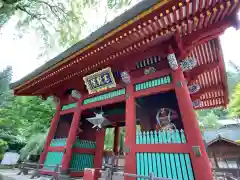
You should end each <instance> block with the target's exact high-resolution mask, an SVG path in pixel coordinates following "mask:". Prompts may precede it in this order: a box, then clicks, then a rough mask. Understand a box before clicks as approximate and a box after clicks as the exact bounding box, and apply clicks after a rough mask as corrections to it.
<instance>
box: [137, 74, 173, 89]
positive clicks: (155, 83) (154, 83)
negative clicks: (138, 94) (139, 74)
mask: <svg viewBox="0 0 240 180" xmlns="http://www.w3.org/2000/svg"><path fill="white" fill-rule="evenodd" d="M170 83H171V77H170V75H168V76H163V77H160V78H157V79H153V80H150V81H146V82H143V83H138V84H136V85H135V91H141V90H145V89H149V88H153V87H156V86H161V85H165V84H170Z"/></svg>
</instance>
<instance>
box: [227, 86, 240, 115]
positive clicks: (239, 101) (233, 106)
mask: <svg viewBox="0 0 240 180" xmlns="http://www.w3.org/2000/svg"><path fill="white" fill-rule="evenodd" d="M229 111H230V116H231V117H237V118H240V83H238V84H237V86H236V87H235V90H234V93H233V96H232V98H231V101H230V105H229Z"/></svg>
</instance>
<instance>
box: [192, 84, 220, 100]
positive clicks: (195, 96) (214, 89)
mask: <svg viewBox="0 0 240 180" xmlns="http://www.w3.org/2000/svg"><path fill="white" fill-rule="evenodd" d="M222 88H223V85H221V84H219V85H214V86H211V87H207V88H201V89H200V90H199V91H198V92H197V93H195V94H192V95H191V98H192V99H199V98H200V96H202V95H203V94H205V93H211V92H218V91H219V90H222Z"/></svg>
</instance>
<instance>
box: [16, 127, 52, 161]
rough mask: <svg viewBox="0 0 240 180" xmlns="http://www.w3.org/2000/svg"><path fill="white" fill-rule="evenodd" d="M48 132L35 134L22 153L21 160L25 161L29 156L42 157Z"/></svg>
mask: <svg viewBox="0 0 240 180" xmlns="http://www.w3.org/2000/svg"><path fill="white" fill-rule="evenodd" d="M47 133H48V131H46V132H45V133H38V134H34V135H33V136H31V137H30V138H29V139H28V142H27V144H26V145H25V146H24V148H22V149H21V151H20V159H21V160H25V159H26V158H27V156H28V155H40V154H41V152H42V150H43V148H44V144H45V140H46V137H47Z"/></svg>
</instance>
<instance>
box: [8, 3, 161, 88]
mask: <svg viewBox="0 0 240 180" xmlns="http://www.w3.org/2000/svg"><path fill="white" fill-rule="evenodd" d="M158 2H159V0H143V1H141V2H139V3H137V4H136V5H135V6H134V7H132V8H131V9H129V10H127V11H126V12H124V13H123V14H121V15H120V16H117V17H116V18H115V19H113V20H112V21H110V22H109V23H107V24H105V25H104V26H102V27H100V28H99V29H97V30H96V31H94V32H92V33H91V34H90V35H89V36H88V37H86V38H85V39H83V40H81V41H79V42H78V43H76V44H75V45H73V46H71V47H70V48H68V49H67V50H66V51H64V52H62V53H61V54H59V55H58V56H56V57H55V58H53V59H51V60H50V61H48V62H47V63H45V64H44V65H42V66H40V67H39V68H37V69H36V70H34V71H33V72H31V73H30V74H28V75H26V76H25V77H23V78H21V79H20V80H18V81H16V82H14V83H11V84H10V88H11V89H15V88H16V87H18V86H19V85H21V84H23V83H24V82H25V81H28V80H30V79H32V78H34V77H35V76H37V75H39V74H41V73H43V72H44V71H46V70H48V69H49V68H51V67H53V66H55V65H56V64H57V63H59V62H61V61H62V60H64V59H66V58H67V57H69V56H71V55H72V54H74V53H76V52H77V51H79V50H80V49H82V48H85V47H86V46H88V45H90V44H91V43H93V42H94V41H96V40H97V39H99V38H100V37H102V36H104V35H105V34H107V33H109V32H111V31H112V30H114V29H116V28H117V27H119V26H120V25H122V24H124V23H126V22H127V21H129V20H131V19H133V18H134V17H136V16H137V15H139V14H140V13H142V12H143V11H145V10H147V9H149V8H151V7H152V6H153V5H154V4H156V3H158Z"/></svg>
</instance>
